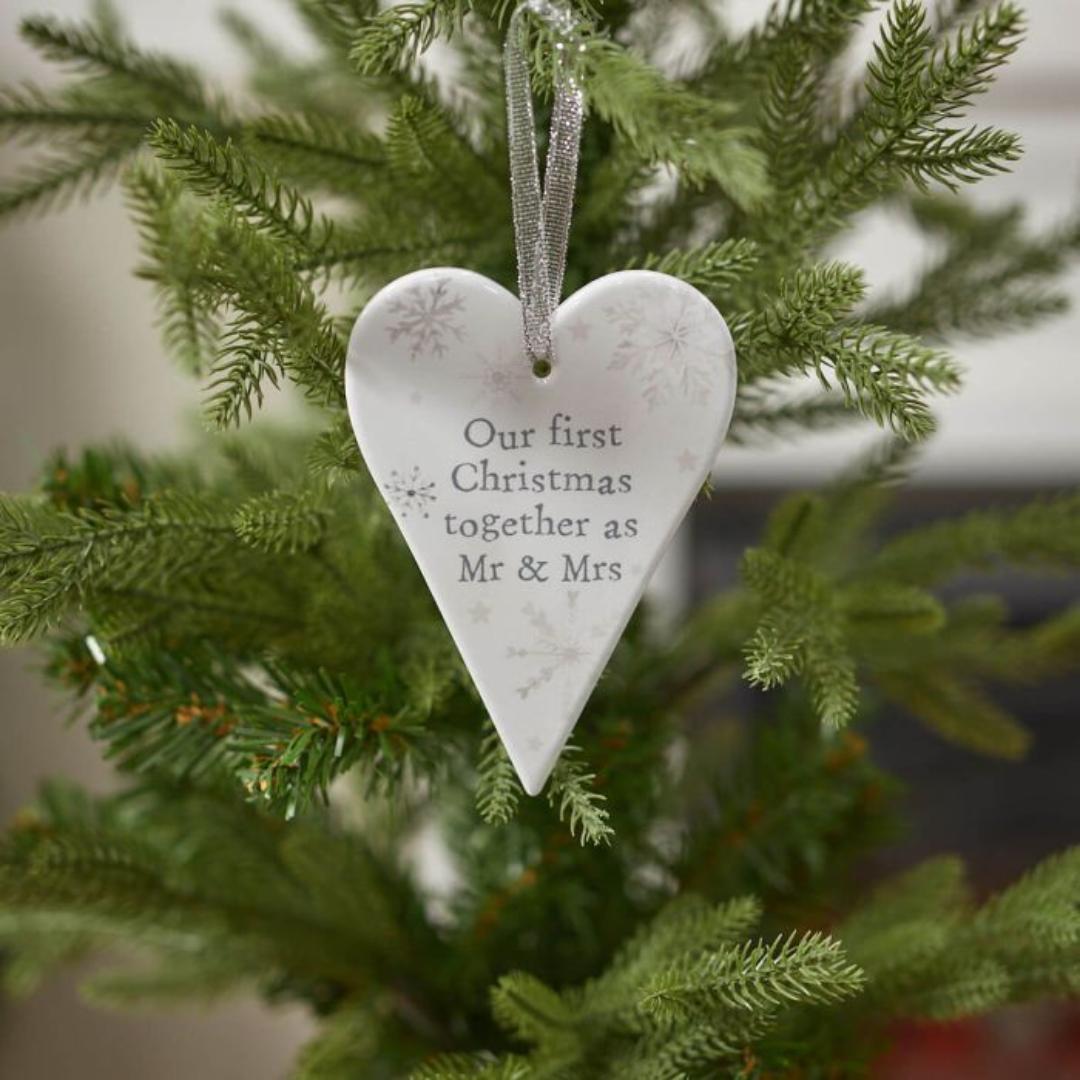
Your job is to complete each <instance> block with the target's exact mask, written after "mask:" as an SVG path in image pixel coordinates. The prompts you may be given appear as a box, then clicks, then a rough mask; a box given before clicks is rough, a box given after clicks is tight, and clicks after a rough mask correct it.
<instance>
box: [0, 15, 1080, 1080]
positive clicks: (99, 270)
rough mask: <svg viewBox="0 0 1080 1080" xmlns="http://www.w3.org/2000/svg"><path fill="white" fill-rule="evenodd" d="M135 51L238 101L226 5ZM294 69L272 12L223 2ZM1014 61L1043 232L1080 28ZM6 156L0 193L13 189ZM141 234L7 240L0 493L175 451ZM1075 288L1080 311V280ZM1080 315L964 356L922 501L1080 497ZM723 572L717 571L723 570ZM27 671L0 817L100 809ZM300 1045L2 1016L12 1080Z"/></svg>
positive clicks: (81, 212)
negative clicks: (1076, 489)
mask: <svg viewBox="0 0 1080 1080" xmlns="http://www.w3.org/2000/svg"><path fill="white" fill-rule="evenodd" d="M119 6H120V7H121V9H122V10H124V12H125V14H126V15H127V17H128V21H129V24H130V27H131V29H132V31H133V32H134V34H135V36H136V37H137V38H138V39H139V40H141V41H143V42H145V43H148V44H151V45H156V46H159V47H161V48H166V49H169V50H173V51H175V52H177V53H180V54H183V55H184V56H186V57H188V58H192V59H195V60H198V61H199V62H201V63H202V64H204V65H205V66H207V67H208V68H209V69H211V70H213V71H214V72H215V73H216V75H217V76H218V78H219V80H220V81H221V82H222V83H224V84H227V85H228V84H235V83H237V82H238V80H239V73H238V71H237V56H236V55H235V53H234V52H233V51H232V49H231V47H230V45H229V42H228V40H227V39H226V37H225V35H224V34H223V33H222V32H221V30H220V28H219V26H218V24H217V21H216V19H217V12H218V10H219V9H220V7H221V6H222V4H221V2H220V0H185V2H184V3H182V4H178V3H175V2H174V0H120V3H119ZM232 6H234V7H236V8H240V9H243V10H246V11H248V12H249V13H250V14H252V15H254V16H257V17H258V18H259V19H260V20H262V22H263V23H264V25H266V26H267V27H268V28H270V29H276V30H278V31H279V32H280V34H282V35H283V36H284V39H285V40H295V41H296V42H297V47H298V48H299V47H302V42H301V33H300V29H299V27H298V25H297V24H296V23H295V21H294V20H293V19H292V18H291V16H290V14H289V12H288V11H287V9H286V6H285V4H284V2H283V0H274V2H271V0H234V2H233V5H232ZM766 6H767V5H766V3H765V0H732V2H731V3H729V4H728V5H727V7H728V10H729V12H730V14H731V18H732V20H733V21H735V22H745V21H748V20H753V19H756V18H760V16H761V14H762V13H763V11H764V10H765V8H766ZM1024 6H1025V7H1026V8H1027V10H1028V11H1029V13H1030V21H1031V30H1030V35H1029V40H1028V43H1027V45H1026V46H1025V47H1024V48H1023V49H1022V50H1021V53H1020V55H1019V58H1018V59H1017V60H1016V61H1015V63H1014V64H1013V65H1012V66H1011V68H1010V69H1009V70H1008V71H1006V73H1005V74H1004V76H1003V77H1002V79H1001V81H1000V84H999V85H998V87H997V88H996V89H995V91H994V92H993V93H992V94H991V95H990V97H989V98H988V99H986V101H985V102H984V103H982V104H981V105H980V107H979V118H980V119H983V120H988V121H990V120H992V121H993V122H994V123H997V124H1000V125H1002V126H1005V127H1008V128H1011V129H1014V130H1017V131H1019V132H1020V133H1021V134H1022V135H1023V137H1024V141H1025V144H1026V147H1027V153H1026V156H1025V158H1024V160H1023V161H1022V162H1021V163H1020V164H1019V166H1018V167H1017V168H1016V170H1015V172H1014V173H1013V174H1011V175H1009V176H1005V177H1000V178H996V179H994V180H991V181H988V182H986V183H984V184H982V185H980V186H979V188H978V189H976V190H977V197H978V198H979V199H981V200H983V201H984V202H987V203H992V204H997V203H1002V202H1010V201H1013V200H1022V201H1023V202H1025V203H1026V204H1027V205H1028V206H1029V207H1030V209H1031V213H1032V216H1033V218H1034V220H1035V221H1036V222H1039V223H1049V222H1052V221H1054V220H1056V219H1059V218H1060V217H1062V216H1063V215H1064V214H1065V213H1067V212H1068V210H1069V209H1070V208H1071V207H1073V206H1075V205H1076V204H1077V202H1078V201H1080V200H1078V195H1080V191H1078V184H1077V181H1078V178H1080V168H1078V166H1080V139H1078V133H1080V45H1078V44H1077V43H1078V42H1080V6H1077V5H1073V4H1067V3H1064V2H1063V0H1025V4H1024ZM85 7H86V5H85V3H84V2H83V0H3V2H2V3H0V79H2V80H3V81H5V82H7V81H10V80H17V79H21V78H34V79H41V78H45V77H46V74H45V72H44V70H43V68H42V67H41V65H40V64H38V63H37V62H36V61H35V59H34V57H32V56H31V55H30V54H29V52H28V51H27V50H26V49H25V48H24V47H23V46H22V45H21V43H20V42H19V40H18V36H17V24H18V20H19V18H20V16H22V15H24V14H29V13H38V14H40V13H53V14H58V15H80V14H82V13H83V12H84V11H85ZM17 166H18V161H17V157H16V155H15V154H14V153H13V152H11V151H10V150H8V149H7V148H0V175H10V173H11V172H12V171H13V170H14V169H16V168H17ZM844 254H845V255H847V256H850V257H851V258H854V259H855V260H857V261H859V262H861V263H862V264H863V265H864V266H866V267H867V269H868V271H869V273H870V276H871V280H872V281H874V282H875V283H878V284H880V285H882V286H888V285H890V284H899V283H902V282H903V280H904V276H905V274H909V273H910V272H911V271H912V269H913V268H915V267H917V266H918V263H919V260H920V259H923V258H925V257H926V256H925V253H924V252H922V251H920V249H919V248H918V247H917V246H916V245H915V244H914V243H913V241H912V239H911V237H909V236H908V235H906V233H905V232H904V231H903V230H902V229H899V228H898V227H897V226H896V224H895V223H894V222H890V221H889V220H887V219H885V218H874V219H872V220H870V221H868V222H867V224H866V227H865V228H864V229H863V230H861V231H860V233H859V234H858V235H856V236H854V237H852V238H851V239H850V241H849V242H847V244H846V247H845V252H844ZM136 258H137V256H136V244H135V239H134V235H133V231H132V229H131V227H130V225H129V224H128V222H127V219H126V217H125V215H124V211H123V207H122V204H121V201H120V199H119V198H118V197H117V196H116V195H115V194H114V195H110V196H107V197H105V198H100V199H95V200H94V201H93V202H91V203H90V204H89V205H87V206H76V207H73V208H71V209H69V210H67V211H65V212H64V213H62V214H59V215H55V216H49V217H47V218H45V219H43V220H30V221H22V222H18V223H16V224H14V225H9V226H7V227H6V228H4V230H3V231H2V232H0V488H2V489H4V490H19V489H22V488H25V487H26V486H27V485H28V484H29V483H30V481H31V478H32V477H33V476H34V472H35V468H36V466H37V464H38V463H39V462H40V460H41V458H42V456H43V455H44V454H45V453H46V452H47V451H48V450H49V449H50V448H52V447H54V446H56V445H58V444H67V445H70V446H79V445H80V444H82V443H85V442H88V441H95V440H98V441H99V440H104V439H107V438H109V437H110V436H114V435H122V436H123V437H125V438H127V439H130V440H131V441H132V442H134V443H136V444H138V445H139V446H142V447H145V448H165V447H168V446H169V445H171V444H174V443H175V442H176V441H177V440H178V439H180V438H181V437H182V435H183V432H184V430H185V426H186V424H187V423H188V422H189V420H190V416H191V414H192V413H193V412H194V410H195V407H196V406H197V403H198V398H199V393H198V389H197V387H195V386H194V385H192V384H190V383H188V382H187V381H186V380H184V379H182V378H181V377H180V376H179V375H178V374H177V372H176V371H175V370H174V369H173V368H172V367H171V366H170V364H169V363H168V362H167V360H166V359H165V358H164V356H163V354H162V350H161V348H160V347H159V344H158V339H157V335H156V332H155V330H154V326H153V315H152V311H153V309H152V303H151V296H150V292H149V289H148V288H147V287H146V286H145V285H144V284H143V283H140V282H138V281H136V280H135V279H134V278H133V277H132V276H131V274H130V270H131V268H132V266H133V265H134V263H135V262H136ZM1068 287H1069V289H1070V291H1071V293H1072V295H1073V296H1074V297H1080V274H1078V273H1075V272H1074V274H1073V275H1072V277H1071V279H1070V280H1069V282H1068ZM1078 341H1080V311H1077V312H1074V313H1073V314H1071V315H1069V316H1067V317H1065V318H1063V319H1060V320H1058V321H1057V322H1055V323H1053V324H1050V325H1048V326H1046V327H1044V328H1041V329H1039V330H1037V331H1035V332H1033V333H1030V334H1026V335H1023V336H1018V337H1006V338H1003V339H1001V340H999V341H994V342H990V343H986V342H978V343H972V344H963V343H961V344H960V345H959V346H958V348H957V349H956V351H957V353H958V354H959V355H960V357H961V358H962V359H963V360H964V361H965V362H966V364H967V366H968V369H969V375H968V381H967V385H966V387H965V389H964V391H963V393H962V394H961V395H959V396H958V397H956V398H955V399H952V400H949V401H946V402H944V403H943V404H942V406H941V410H940V412H941V417H942V430H941V433H940V434H939V436H938V437H937V438H936V440H935V441H934V442H933V443H932V444H931V445H930V447H929V448H928V449H927V451H926V453H925V456H924V459H923V462H922V465H921V466H920V473H919V478H920V482H921V483H922V484H923V485H926V486H928V487H938V488H946V489H955V488H957V487H968V488H971V487H974V488H979V487H987V486H993V487H997V488H1000V487H1001V486H1003V485H1004V486H1013V487H1029V486H1036V487H1037V486H1041V485H1046V484H1062V483H1071V484H1074V483H1075V482H1076V480H1077V477H1078V475H1080V356H1078V353H1077V342H1078ZM875 437H876V435H875V433H874V432H873V431H870V430H868V429H865V428H863V429H856V430H854V431H851V432H847V433H844V434H841V435H835V436H833V435H830V436H822V437H818V438H815V439H811V440H805V441H803V442H801V443H800V444H799V445H798V446H792V447H786V448H779V449H774V450H757V449H755V450H745V449H744V450H727V451H725V452H724V454H723V455H722V458H721V463H720V471H719V474H718V482H719V493H718V495H717V497H716V500H714V503H713V505H714V507H715V508H716V513H717V516H718V517H719V518H720V519H721V524H722V519H723V517H724V515H725V508H724V491H725V489H728V490H729V491H730V492H731V498H732V500H733V503H732V505H734V501H735V500H737V499H739V498H743V499H745V497H746V493H747V492H750V493H751V494H752V495H754V493H756V496H755V497H760V498H762V499H765V500H766V501H768V500H769V492H770V491H772V490H775V489H779V488H783V487H786V486H788V485H791V484H798V483H804V482H808V481H813V480H815V479H819V478H821V477H824V476H827V475H829V474H831V473H832V472H833V471H834V470H835V469H836V468H837V467H838V466H839V465H840V464H841V463H843V462H845V461H846V460H848V459H849V458H850V457H851V455H852V453H854V452H857V450H858V449H859V447H860V446H862V445H865V444H867V443H868V442H872V441H873V440H874V438H875ZM729 569H730V568H729ZM38 683H39V680H38V678H37V676H36V674H35V672H34V671H33V657H32V656H31V655H29V654H13V653H10V652H5V653H0V703H2V705H0V707H2V709H3V723H4V739H3V744H2V745H3V749H2V751H0V816H2V817H3V818H4V819H6V818H8V817H9V816H10V815H11V814H12V813H13V812H14V811H15V810H16V809H17V808H18V807H19V806H20V805H22V804H24V803H25V802H26V801H28V800H29V799H30V798H31V797H32V796H33V793H34V791H35V788H36V786H37V784H38V782H39V781H40V780H41V778H43V777H45V776H53V775H63V776H69V777H73V778H77V779H79V780H80V781H81V782H83V783H86V784H88V785H89V786H90V787H91V788H93V789H97V790H105V789H107V788H108V786H109V783H110V780H109V775H108V772H107V770H106V769H105V768H104V766H102V765H101V764H100V762H99V761H98V758H97V754H96V751H95V750H94V748H93V747H92V746H91V745H90V744H89V742H88V740H87V738H86V736H85V734H84V732H83V730H82V729H81V728H79V727H78V726H76V727H73V728H66V727H65V726H64V725H63V722H62V716H61V714H60V712H59V709H58V706H57V703H56V702H55V701H52V700H50V699H49V698H48V697H47V696H46V695H45V693H44V691H43V690H42V689H41V688H40V686H39V685H38ZM306 1030H307V1024H306V1020H305V1019H304V1017H303V1015H302V1014H301V1013H300V1012H299V1011H290V1010H274V1011H273V1012H271V1011H268V1010H264V1009H262V1008H260V1007H257V1006H256V1005H254V1004H252V1003H248V1002H244V1001H237V1002H230V1003H228V1004H226V1005H224V1006H220V1007H215V1008H214V1010H213V1011H212V1012H208V1013H205V1014H204V1013H191V1012H189V1013H181V1014H170V1015H167V1016H152V1017H131V1016H123V1017H118V1016H114V1015H110V1014H104V1013H99V1012H94V1011H91V1010H89V1009H87V1008H85V1007H84V1006H82V1005H81V1004H79V1002H78V1000H77V998H76V996H75V993H74V990H73V985H72V980H63V981H60V982H58V983H55V984H52V985H51V986H50V987H48V988H47V989H46V990H45V991H43V992H42V993H41V994H40V995H39V996H37V997H35V998H33V999H31V1000H30V1001H27V1002H21V1003H17V1004H14V1005H12V1004H7V1003H2V1004H0V1077H3V1078H4V1080H8V1078H10V1080H74V1078H76V1077H78V1078H80V1080H93V1078H96V1077H101V1078H109V1080H128V1078H132V1080H134V1078H136V1077H139V1078H142V1077H153V1078H154V1080H174V1078H176V1080H179V1078H184V1080H190V1078H193V1077H199V1078H200V1080H255V1078H259V1080H264V1078H268V1077H269V1078H273V1077H278V1076H283V1075H285V1073H286V1071H287V1066H288V1062H289V1061H290V1060H291V1058H292V1055H293V1052H294V1048H295V1046H296V1045H297V1044H298V1043H299V1042H300V1041H301V1040H302V1038H303V1037H304V1035H305V1032H306Z"/></svg>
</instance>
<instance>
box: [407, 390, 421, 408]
mask: <svg viewBox="0 0 1080 1080" xmlns="http://www.w3.org/2000/svg"><path fill="white" fill-rule="evenodd" d="M423 400H424V395H423V394H421V393H420V391H419V390H414V391H413V392H412V393H411V394H410V395H409V403H410V404H412V405H419V404H420V402H422V401H423Z"/></svg>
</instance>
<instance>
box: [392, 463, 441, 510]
mask: <svg viewBox="0 0 1080 1080" xmlns="http://www.w3.org/2000/svg"><path fill="white" fill-rule="evenodd" d="M385 494H386V501H387V502H388V503H390V505H391V506H393V507H394V508H395V509H397V510H398V511H399V512H400V513H401V516H402V517H403V518H407V517H408V516H409V515H410V514H419V515H420V516H421V517H430V516H431V515H430V514H429V513H428V511H429V510H430V509H431V505H432V503H434V502H435V501H436V499H437V498H438V496H436V494H435V482H434V481H433V480H425V479H424V477H423V474H422V473H421V472H420V468H419V466H417V465H414V466H413V467H412V468H411V469H409V470H408V472H398V471H397V469H395V470H394V471H393V472H392V473H391V474H390V480H389V481H388V483H387V485H386V492H385Z"/></svg>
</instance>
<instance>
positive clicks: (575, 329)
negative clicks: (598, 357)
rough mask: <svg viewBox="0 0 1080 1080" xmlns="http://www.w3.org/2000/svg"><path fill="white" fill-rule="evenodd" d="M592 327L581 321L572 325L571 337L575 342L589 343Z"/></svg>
mask: <svg viewBox="0 0 1080 1080" xmlns="http://www.w3.org/2000/svg"><path fill="white" fill-rule="evenodd" d="M591 331H592V327H591V326H589V324H588V323H585V322H582V321H581V320H580V319H579V320H577V321H576V322H574V323H572V324H571V325H570V336H571V337H572V338H573V339H574V341H588V340H589V334H590V333H591Z"/></svg>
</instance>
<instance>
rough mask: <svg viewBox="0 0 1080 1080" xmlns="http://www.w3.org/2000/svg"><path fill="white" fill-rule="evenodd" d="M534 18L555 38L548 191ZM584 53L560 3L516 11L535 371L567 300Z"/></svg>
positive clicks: (515, 123)
mask: <svg viewBox="0 0 1080 1080" xmlns="http://www.w3.org/2000/svg"><path fill="white" fill-rule="evenodd" d="M527 14H532V15H535V16H537V17H538V18H539V19H541V20H543V22H544V23H546V24H547V26H548V28H549V29H550V30H552V32H553V33H554V36H555V58H556V59H555V100H554V104H553V107H552V113H551V131H550V134H549V136H548V151H547V160H546V161H545V163H544V183H543V187H542V188H541V184H540V163H539V159H538V154H537V150H536V117H535V114H534V112H533V99H532V85H531V83H530V80H529V59H528V56H527V55H526V26H525V17H526V15H527ZM583 49H584V45H583V44H582V43H581V42H580V40H579V38H578V35H577V33H576V27H575V19H574V16H573V13H572V12H571V11H570V9H569V8H568V7H566V5H564V4H562V3H560V2H558V0H525V2H524V3H521V4H519V5H518V7H517V9H516V10H515V11H514V14H513V17H512V18H511V20H510V29H509V32H508V34H507V36H506V45H505V48H504V58H503V68H504V71H505V74H506V114H507V121H508V124H507V134H508V139H509V143H510V186H511V189H512V194H513V203H514V236H515V240H516V242H517V260H518V292H519V295H520V297H521V313H522V320H523V323H524V331H525V351H526V352H527V353H528V356H529V360H530V362H531V363H532V364H534V365H535V364H536V363H537V362H540V361H548V362H551V361H552V360H553V348H552V338H551V324H552V319H553V317H554V315H555V309H556V308H557V307H558V306H559V300H560V299H561V297H562V285H563V274H564V273H565V271H566V247H567V243H568V241H569V237H570V218H571V216H572V214H573V209H574V188H575V186H576V184H577V170H578V155H579V151H580V148H581V126H582V123H583V120H584V115H585V96H584V94H583V92H582V90H581V85H580V83H579V81H578V78H577V74H576V54H577V53H578V52H580V51H582V50H583Z"/></svg>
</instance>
